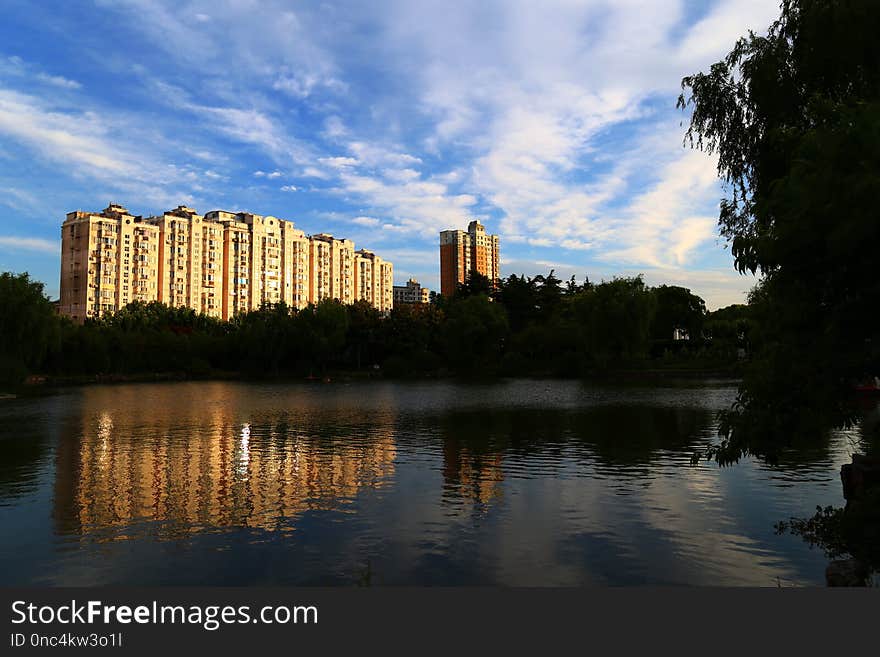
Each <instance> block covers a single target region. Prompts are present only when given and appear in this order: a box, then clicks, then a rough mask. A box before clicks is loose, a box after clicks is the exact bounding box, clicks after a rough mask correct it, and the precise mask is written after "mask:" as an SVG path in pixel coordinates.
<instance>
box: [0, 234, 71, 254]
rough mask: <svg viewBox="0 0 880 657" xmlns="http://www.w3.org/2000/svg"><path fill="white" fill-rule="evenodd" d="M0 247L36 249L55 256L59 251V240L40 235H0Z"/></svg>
mask: <svg viewBox="0 0 880 657" xmlns="http://www.w3.org/2000/svg"><path fill="white" fill-rule="evenodd" d="M0 249H3V250H15V251H18V250H24V251H38V252H41V253H49V254H52V255H56V256H57V255H60V253H61V242H59V241H53V240H47V239H43V238H41V237H14V236H9V235H0Z"/></svg>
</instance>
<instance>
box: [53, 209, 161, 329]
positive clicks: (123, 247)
mask: <svg viewBox="0 0 880 657" xmlns="http://www.w3.org/2000/svg"><path fill="white" fill-rule="evenodd" d="M159 259H160V254H159V227H158V226H156V225H154V224H151V223H149V222H146V221H144V220H143V218H142V217H135V216H132V215H131V214H129V212H128V210H126V209H125V208H124V207H122V206H121V205H116V204H111V205H109V206H108V207H107V208H105V209H104V210H103V211H101V212H99V213H92V212H82V211H76V212H70V213H68V214H67V218H66V219H65V221H64V224H63V226H62V229H61V295H60V299H59V312H61V313H62V314H63V315H66V316H67V317H70V318H71V319H73V320H74V321H78V322H82V321H83V320H85V319H86V318H87V317H96V316H98V315H100V314H102V313H104V312H113V311H115V310H118V309H119V308H122V307H123V306H125V305H126V304H128V303H131V302H132V301H143V302H145V303H148V302H150V301H155V300H157V298H158V293H159V289H158V288H159V282H160V277H159V269H160V267H159V264H160V263H159Z"/></svg>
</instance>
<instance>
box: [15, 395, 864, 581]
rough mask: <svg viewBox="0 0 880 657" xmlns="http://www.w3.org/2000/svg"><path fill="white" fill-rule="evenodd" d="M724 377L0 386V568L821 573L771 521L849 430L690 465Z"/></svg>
mask: <svg viewBox="0 0 880 657" xmlns="http://www.w3.org/2000/svg"><path fill="white" fill-rule="evenodd" d="M735 392H736V391H735V388H734V387H732V386H731V385H730V384H729V383H724V382H712V381H706V382H698V383H694V384H689V385H688V386H687V387H638V386H610V385H595V384H586V383H581V382H577V381H546V380H511V381H501V382H496V383H488V384H462V383H452V382H433V381H431V382H385V381H381V382H358V383H331V384H320V383H317V384H281V383H278V384H275V383H272V384H263V383H243V382H184V383H156V384H120V385H107V386H86V387H78V388H69V389H62V390H58V391H56V392H54V393H52V394H47V395H41V396H35V397H23V398H17V399H6V400H0V448H2V457H0V536H2V541H0V561H2V564H3V568H2V571H0V584H2V585H6V586H9V585H44V586H62V585H70V586H92V585H107V584H130V585H171V584H177V585H338V586H359V585H360V586H364V585H371V586H382V585H490V586H497V585H501V586H551V585H552V586H592V585H644V584H652V585H666V584H673V585H679V584H682V585H721V586H740V585H757V586H794V585H824V569H825V566H826V565H827V560H826V559H825V557H824V556H823V555H822V553H821V552H820V551H819V550H816V549H810V547H809V546H808V545H807V544H805V543H804V542H803V541H802V540H801V539H799V538H797V537H793V536H789V535H781V536H780V535H777V534H776V533H775V531H774V523H775V522H777V521H779V520H787V519H788V518H789V517H791V516H808V515H812V513H813V512H814V511H815V508H816V506H817V505H822V506H825V505H829V504H833V505H838V506H839V505H842V504H843V496H842V488H841V483H840V477H839V470H840V466H841V464H842V463H845V462H849V460H850V455H851V454H852V453H853V452H854V451H857V450H858V447H859V435H858V432H850V433H845V432H839V433H837V434H834V435H833V436H832V437H830V438H829V439H828V440H826V441H823V442H822V443H821V444H816V445H810V446H809V447H808V448H806V449H804V450H801V451H800V452H799V453H798V454H793V455H791V456H788V457H785V458H783V459H782V460H781V461H780V463H779V464H777V465H775V466H769V465H767V464H764V463H762V462H760V461H755V460H744V461H742V462H740V463H739V464H738V465H735V466H732V467H728V468H719V467H718V466H716V465H715V464H714V463H706V462H702V463H700V464H699V465H696V466H694V465H691V456H692V454H693V453H694V452H695V451H698V450H702V449H704V448H705V447H706V446H707V445H708V444H710V443H712V442H713V441H714V440H716V439H717V418H716V414H717V411H718V410H720V409H723V408H725V407H727V406H728V405H729V404H730V403H731V402H732V401H733V399H734V396H735Z"/></svg>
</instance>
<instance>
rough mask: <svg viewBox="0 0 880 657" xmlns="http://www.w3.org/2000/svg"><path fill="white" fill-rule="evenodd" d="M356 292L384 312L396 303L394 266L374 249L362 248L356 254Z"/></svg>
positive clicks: (360, 297)
mask: <svg viewBox="0 0 880 657" xmlns="http://www.w3.org/2000/svg"><path fill="white" fill-rule="evenodd" d="M354 271H355V274H354V276H355V294H356V296H357V298H358V299H363V300H364V301H368V302H369V303H370V304H371V305H372V306H373V307H375V308H377V309H378V310H380V311H382V312H383V313H387V312H391V308H392V306H393V305H394V296H393V287H394V267H393V266H392V264H391V263H390V262H388V261H387V260H383V259H382V258H380V257H379V256H377V255H376V254H375V253H373V252H372V251H367V250H366V249H361V250H360V251H357V252H356V253H355V254H354Z"/></svg>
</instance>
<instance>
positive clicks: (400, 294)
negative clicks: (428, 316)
mask: <svg viewBox="0 0 880 657" xmlns="http://www.w3.org/2000/svg"><path fill="white" fill-rule="evenodd" d="M430 301H431V290H429V289H428V288H426V287H422V286H421V285H419V282H418V281H417V280H415V279H413V278H411V279H409V280H408V281H407V282H406V285H395V286H394V305H395V306H397V305H399V304H401V303H430Z"/></svg>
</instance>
